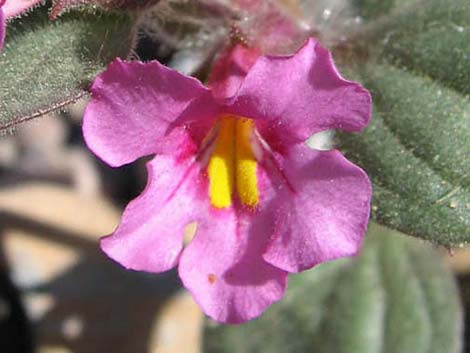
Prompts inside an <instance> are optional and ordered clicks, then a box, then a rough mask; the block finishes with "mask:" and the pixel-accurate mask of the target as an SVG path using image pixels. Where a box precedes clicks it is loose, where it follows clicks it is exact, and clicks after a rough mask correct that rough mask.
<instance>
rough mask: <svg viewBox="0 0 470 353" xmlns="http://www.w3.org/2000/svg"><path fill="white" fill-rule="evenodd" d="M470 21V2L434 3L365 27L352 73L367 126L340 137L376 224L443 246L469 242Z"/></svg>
mask: <svg viewBox="0 0 470 353" xmlns="http://www.w3.org/2000/svg"><path fill="white" fill-rule="evenodd" d="M370 1H372V0H370ZM372 2H373V3H375V2H374V1H372ZM469 21H470V2H468V1H466V0H453V1H444V0H431V1H426V2H423V1H415V2H413V3H412V4H411V5H408V6H405V5H403V6H402V7H397V8H395V9H394V10H393V11H392V12H391V14H390V15H389V16H387V17H381V18H380V19H379V20H377V22H376V23H373V22H372V23H371V24H370V26H369V27H368V28H367V33H366V34H365V37H364V38H367V40H364V39H363V40H364V41H365V42H367V43H365V44H364V43H363V45H362V46H359V48H360V49H361V51H362V52H361V53H360V57H361V61H360V62H357V61H356V63H352V62H351V64H352V65H349V66H350V67H353V68H354V70H353V71H355V73H354V74H352V76H353V77H356V78H357V79H359V80H361V81H362V83H363V84H364V85H365V86H366V87H367V88H368V89H370V90H371V93H372V96H373V102H374V114H373V119H372V123H371V125H370V126H369V128H368V129H367V130H366V131H365V133H363V134H359V135H354V136H351V135H348V136H347V135H342V145H343V149H345V150H346V152H347V154H348V156H349V157H350V158H351V159H352V160H354V161H355V162H357V163H358V164H360V165H361V166H362V167H363V168H364V169H365V170H366V171H367V172H368V173H369V175H370V176H371V178H372V180H373V183H374V201H373V216H374V217H375V219H376V220H377V221H379V222H380V223H382V224H385V225H387V226H390V227H393V228H395V229H399V230H401V231H403V232H406V233H408V234H411V235H415V236H419V237H422V238H425V239H429V240H432V241H434V242H436V243H439V244H442V245H445V246H449V247H451V246H456V245H460V244H462V243H466V242H469V241H470V144H469V143H468V141H469V140H470V100H469V96H468V94H469V92H470V84H469V81H468V78H469V77H470V60H469V53H470V31H469V30H468V27H465V26H468V23H469ZM364 58H368V62H366V64H365V65H364V63H363V61H364ZM350 59H354V56H352V57H351V58H350ZM351 61H352V60H351Z"/></svg>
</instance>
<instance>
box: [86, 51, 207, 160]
mask: <svg viewBox="0 0 470 353" xmlns="http://www.w3.org/2000/svg"><path fill="white" fill-rule="evenodd" d="M91 93H92V99H91V101H90V102H89V103H88V105H87V108H86V111H85V115H84V122H83V133H84V137H85V140H86V142H87V145H88V147H89V148H90V149H91V150H92V151H93V152H95V153H96V154H97V155H98V156H99V157H100V158H102V159H103V160H104V161H105V162H107V163H108V164H110V165H112V166H119V165H122V164H126V163H129V162H132V161H133V160H135V159H136V158H139V157H142V156H145V155H149V154H154V153H162V154H165V153H173V154H175V153H177V151H178V150H181V149H185V148H186V149H187V148H193V147H192V146H189V145H190V144H191V143H190V139H189V134H188V131H187V129H185V128H184V126H182V125H178V124H176V123H175V122H176V121H177V119H178V118H179V117H180V115H181V113H182V112H183V111H184V110H185V109H186V107H187V106H188V105H189V104H190V103H191V102H193V101H194V100H195V99H197V98H199V97H202V96H207V97H209V98H206V100H205V102H206V105H211V104H213V105H215V103H213V101H212V100H211V99H210V91H209V90H208V89H207V88H205V87H204V86H203V85H202V84H201V83H200V82H199V81H197V80H196V79H193V78H190V77H187V76H183V75H181V74H180V73H178V72H176V71H174V70H171V69H169V68H167V67H165V66H163V65H161V64H160V63H158V62H157V61H153V62H150V63H141V62H123V61H121V60H119V59H118V60H116V61H114V62H113V63H112V64H110V65H109V67H108V69H107V70H106V71H105V72H103V73H101V74H100V75H99V76H98V77H97V78H96V79H95V81H94V82H93V86H92V87H91ZM208 118H212V117H208Z"/></svg>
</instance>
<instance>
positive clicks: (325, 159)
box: [263, 145, 372, 272]
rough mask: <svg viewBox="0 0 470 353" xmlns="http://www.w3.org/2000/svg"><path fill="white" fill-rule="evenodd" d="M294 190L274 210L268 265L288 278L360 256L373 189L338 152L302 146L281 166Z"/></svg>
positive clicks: (285, 193) (284, 193)
mask: <svg viewBox="0 0 470 353" xmlns="http://www.w3.org/2000/svg"><path fill="white" fill-rule="evenodd" d="M280 169H281V170H283V173H284V175H285V177H286V179H287V180H288V181H289V184H290V186H289V187H284V188H282V190H283V191H281V192H279V194H278V196H277V197H276V198H275V199H274V200H273V201H272V203H271V205H270V207H271V208H272V210H273V212H275V216H274V218H273V219H274V220H275V222H276V226H275V230H274V234H273V237H272V239H271V242H270V244H269V246H268V248H267V251H266V252H265V254H264V255H263V257H264V259H265V260H266V261H268V262H269V263H271V264H272V265H274V266H276V267H279V268H282V269H284V270H286V271H289V272H299V271H302V270H305V269H308V268H311V267H313V266H314V265H316V264H319V263H321V262H324V261H329V260H333V259H336V258H340V257H344V256H350V255H355V254H356V253H357V252H358V250H359V248H360V246H361V244H362V239H363V236H364V233H365V231H366V227H367V223H368V220H369V212H370V198H371V193H372V192H371V184H370V180H369V178H368V177H367V175H366V174H365V173H364V171H362V169H360V168H359V167H357V166H355V165H354V164H352V163H351V162H349V161H348V160H347V159H346V158H345V157H344V156H343V155H342V154H341V153H340V152H339V151H328V152H318V151H313V150H311V149H310V148H308V147H307V146H304V145H302V146H297V147H295V148H292V149H291V150H290V151H289V155H288V156H286V157H285V158H283V160H281V161H280Z"/></svg>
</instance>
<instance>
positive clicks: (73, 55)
mask: <svg viewBox="0 0 470 353" xmlns="http://www.w3.org/2000/svg"><path fill="white" fill-rule="evenodd" d="M132 26H133V22H132V20H131V18H130V17H129V16H128V15H125V14H117V13H103V12H99V11H97V10H96V11H94V12H71V13H68V14H66V15H64V16H62V17H61V18H60V19H59V20H56V21H50V20H49V19H48V16H47V12H46V11H45V9H44V8H40V9H37V10H35V11H33V12H32V13H31V14H29V15H28V16H24V17H23V18H20V19H18V20H15V21H13V22H12V23H9V25H8V28H7V37H6V42H5V47H4V50H3V52H2V53H0V72H1V75H2V76H1V82H0V130H4V129H5V128H7V127H10V126H12V125H13V124H14V123H16V122H19V121H22V120H27V119H28V118H31V117H34V116H36V115H41V113H43V112H45V111H48V110H50V109H54V108H57V107H60V106H61V105H63V104H65V103H67V102H70V101H73V100H74V99H77V98H78V97H80V96H82V95H83V94H84V93H85V91H84V90H86V88H87V87H88V85H89V84H90V81H91V80H92V78H93V77H94V76H95V75H96V74H97V73H98V72H99V71H100V70H102V69H103V68H104V66H105V65H106V64H107V63H108V62H109V61H111V60H113V59H114V58H115V57H116V56H121V57H126V56H127V55H128V54H129V51H130V49H131V44H132V43H131V42H132V33H131V32H132Z"/></svg>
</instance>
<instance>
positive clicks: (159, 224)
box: [101, 156, 207, 272]
mask: <svg viewBox="0 0 470 353" xmlns="http://www.w3.org/2000/svg"><path fill="white" fill-rule="evenodd" d="M147 168H148V180H149V183H148V185H147V187H146V189H145V190H144V192H143V193H142V194H141V195H140V196H139V197H138V198H137V199H135V200H134V201H132V202H131V203H129V205H128V206H127V207H126V210H125V211H124V214H123V216H122V220H121V223H120V224H119V226H118V227H117V229H116V231H115V232H114V233H113V234H112V235H110V236H108V237H105V238H103V239H102V240H101V248H102V249H103V251H104V252H105V253H106V254H107V255H108V256H109V257H111V258H112V259H114V260H116V261H117V262H119V263H120V264H121V265H123V266H124V267H126V268H130V269H134V270H142V271H148V272H163V271H166V270H169V269H171V268H172V267H174V266H175V265H176V263H177V261H178V257H179V254H180V251H181V249H182V243H183V235H184V228H185V226H186V225H187V224H188V223H191V222H193V221H197V220H198V215H199V210H201V209H202V208H203V206H204V204H206V203H207V201H205V200H203V199H202V198H201V195H202V194H201V190H200V189H201V188H204V183H203V182H201V181H198V178H200V170H199V167H198V164H197V163H195V162H194V158H188V159H186V160H184V161H179V160H178V161H177V160H176V159H174V158H172V157H168V156H157V157H155V158H154V159H153V160H152V161H151V162H149V163H148V164H147ZM205 190H206V188H204V192H205Z"/></svg>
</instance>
